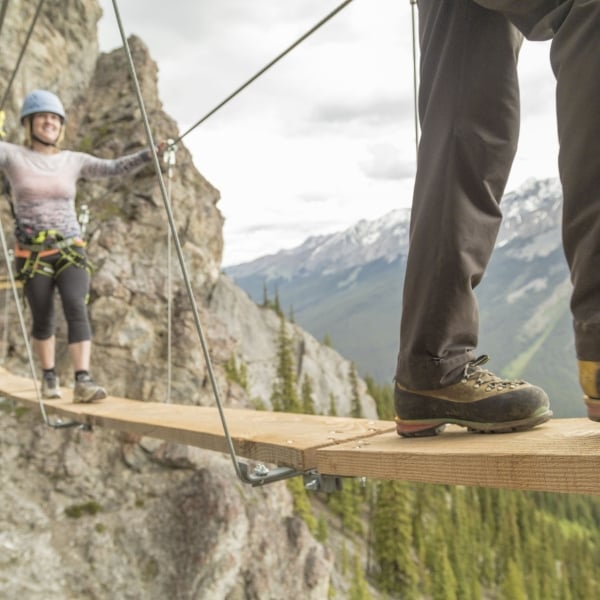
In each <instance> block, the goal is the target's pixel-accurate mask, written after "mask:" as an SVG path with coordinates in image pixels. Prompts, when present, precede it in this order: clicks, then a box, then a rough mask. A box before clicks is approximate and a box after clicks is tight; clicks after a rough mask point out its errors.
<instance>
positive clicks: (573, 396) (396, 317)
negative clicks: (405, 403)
mask: <svg viewBox="0 0 600 600" xmlns="http://www.w3.org/2000/svg"><path fill="white" fill-rule="evenodd" d="M501 208H502V212H503V222H502V226H501V229H500V232H499V235H498V239H497V243H496V248H495V251H494V254H493V257H492V260H491V261H490V264H489V267H488V269H487V272H486V275H485V277H484V279H483V281H482V283H481V284H480V285H479V286H478V288H477V289H476V294H477V297H478V301H479V305H480V313H481V314H480V322H481V329H480V338H479V351H480V353H481V354H484V353H485V354H488V355H490V357H491V361H490V364H489V367H490V369H492V370H494V371H495V372H497V373H500V374H502V375H505V376H508V377H514V378H523V379H527V380H528V381H531V382H533V383H536V384H538V385H541V386H542V387H544V389H546V391H547V392H548V393H549V395H550V398H551V401H552V405H553V409H554V412H555V415H557V416H559V417H574V416H582V415H583V414H585V413H584V407H583V402H582V399H581V393H580V390H579V386H578V383H577V376H576V362H575V356H574V345H573V338H572V326H571V315H570V312H569V298H570V293H571V283H570V278H569V273H568V269H567V265H566V261H565V258H564V254H563V250H562V245H561V234H560V223H561V215H562V191H561V186H560V183H559V181H558V180H556V179H547V180H533V179H532V180H529V181H526V182H525V183H524V184H523V185H522V186H521V187H520V188H518V189H517V190H516V191H513V192H510V193H508V194H506V195H505V196H504V198H503V200H502V203H501ZM409 218H410V213H409V210H408V209H403V210H402V209H399V210H395V211H392V212H390V213H388V214H386V215H384V216H382V217H381V218H379V219H377V220H374V221H365V220H363V221H359V222H358V223H356V224H355V225H354V226H352V227H350V228H348V229H346V230H344V231H340V232H337V233H334V234H330V235H320V236H313V237H310V238H308V239H307V240H306V241H305V242H304V243H303V244H301V245H300V246H298V247H296V248H293V249H288V250H281V251H280V252H277V253H276V254H273V255H269V256H264V257H261V258H258V259H256V260H253V261H251V262H248V263H244V264H240V265H235V266H232V267H228V268H227V269H226V273H227V274H228V275H229V276H230V277H231V278H232V279H233V280H234V281H235V283H236V285H238V286H239V287H241V288H242V289H244V290H245V291H246V292H247V293H248V294H249V295H250V297H251V298H252V299H253V300H254V301H255V302H257V303H264V301H265V300H266V299H271V300H273V299H276V300H277V302H278V303H279V305H280V306H281V308H282V310H283V311H284V312H285V313H286V314H290V315H293V318H294V320H295V321H296V322H297V323H298V324H299V325H301V326H302V327H303V328H305V329H306V330H307V331H309V332H310V333H312V334H313V335H314V336H315V337H317V338H318V339H322V340H327V341H328V342H330V343H331V344H332V345H333V347H334V348H335V349H336V350H338V351H339V352H340V353H341V354H342V355H344V356H346V357H347V358H349V359H351V360H353V361H354V362H355V363H356V365H357V368H358V370H359V372H360V373H361V374H363V375H365V376H366V375H369V376H371V377H373V379H374V380H375V381H376V382H378V383H380V384H385V383H390V384H391V382H392V378H393V375H394V367H395V362H396V354H397V351H398V331H399V321H400V312H401V294H402V281H403V277H404V270H405V266H406V255H407V251H408V231H409Z"/></svg>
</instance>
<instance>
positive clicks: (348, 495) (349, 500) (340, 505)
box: [327, 479, 364, 534]
mask: <svg viewBox="0 0 600 600" xmlns="http://www.w3.org/2000/svg"><path fill="white" fill-rule="evenodd" d="M327 506H328V507H329V508H330V509H331V511H332V512H333V513H334V514H336V515H338V516H339V517H340V520H341V522H342V528H343V529H344V530H345V531H348V532H352V533H358V534H362V533H363V529H364V527H363V522H362V519H361V512H362V511H361V508H362V495H361V489H360V484H359V483H358V481H357V480H356V479H350V480H349V481H347V482H345V484H344V487H343V488H342V489H341V490H338V491H336V492H332V493H331V494H329V495H328V496H327Z"/></svg>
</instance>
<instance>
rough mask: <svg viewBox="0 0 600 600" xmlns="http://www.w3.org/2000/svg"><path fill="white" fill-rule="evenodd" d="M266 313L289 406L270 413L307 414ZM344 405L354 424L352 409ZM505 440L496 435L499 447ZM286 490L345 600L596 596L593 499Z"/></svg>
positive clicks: (370, 485)
mask: <svg viewBox="0 0 600 600" xmlns="http://www.w3.org/2000/svg"><path fill="white" fill-rule="evenodd" d="M274 308H275V309H276V310H279V314H280V318H281V329H280V339H279V352H278V369H277V374H278V376H277V378H276V380H275V381H274V382H273V397H274V398H282V396H281V392H282V390H288V392H290V395H289V396H288V397H290V398H292V402H289V403H287V404H284V403H282V402H276V403H274V405H275V406H276V408H277V409H278V410H289V411H294V412H305V413H310V412H313V410H312V408H311V407H313V406H314V402H312V399H311V390H310V382H309V381H308V382H307V381H304V382H303V384H302V393H301V394H300V395H296V393H295V392H293V391H291V390H296V389H298V382H297V381H296V378H295V367H294V364H295V362H294V356H293V353H292V344H291V340H290V338H289V335H288V333H287V332H286V325H285V317H284V316H283V314H282V313H281V310H280V309H279V308H278V307H277V306H275V307H274ZM352 376H353V374H352V373H350V374H349V377H352ZM367 383H368V385H369V392H370V393H371V395H372V396H373V398H374V399H375V400H376V403H377V408H378V413H379V417H380V418H382V419H391V418H393V412H392V411H393V409H392V394H391V388H390V387H389V386H379V385H378V384H376V383H375V382H374V381H373V380H368V381H367ZM351 406H352V407H353V408H352V416H355V417H360V416H361V415H360V405H359V404H358V403H351ZM330 412H331V413H333V414H335V403H334V402H332V403H331V405H330ZM599 433H600V430H599ZM474 435H476V434H474ZM509 440H510V436H508V437H505V436H502V435H498V444H499V445H501V444H503V443H507V444H508V443H509ZM288 487H289V488H290V490H291V491H292V493H293V496H294V506H295V510H296V512H297V514H298V515H300V516H302V517H303V518H304V520H305V521H306V523H307V525H308V526H309V528H310V529H311V530H312V532H313V534H314V535H315V536H316V537H317V539H319V540H320V541H321V542H322V543H323V544H324V545H325V546H326V547H328V548H330V549H331V550H332V551H333V552H335V554H336V562H337V564H338V565H339V566H340V568H341V571H342V573H345V574H346V575H347V590H348V595H347V597H348V598H351V599H352V600H367V599H369V598H401V599H403V600H412V599H414V600H416V599H421V598H431V599H433V600H477V599H480V598H489V599H502V600H551V599H555V600H584V599H585V600H589V599H591V598H598V597H600V578H599V577H598V575H597V572H596V571H595V563H596V556H597V555H598V552H599V551H600V498H597V497H594V496H584V495H567V494H564V495H563V494H548V493H538V492H521V491H513V490H498V489H489V488H476V487H460V486H444V485H427V484H415V483H406V482H399V481H370V480H365V481H359V480H345V481H344V482H343V487H342V489H341V490H340V491H336V492H333V493H331V494H323V493H312V492H307V491H306V490H305V489H304V487H303V486H302V485H301V482H299V481H298V480H297V479H296V480H290V481H289V482H288ZM340 532H341V533H342V534H343V536H340ZM365 553H366V554H367V559H366V564H367V568H366V570H363V568H362V566H361V564H362V562H363V561H364V558H365V557H364V554H365ZM332 597H334V596H333V595H332Z"/></svg>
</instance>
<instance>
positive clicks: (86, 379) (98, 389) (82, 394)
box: [73, 373, 106, 402]
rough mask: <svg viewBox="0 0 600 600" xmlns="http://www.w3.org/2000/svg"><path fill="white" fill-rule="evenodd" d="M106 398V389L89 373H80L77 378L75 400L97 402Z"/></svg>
mask: <svg viewBox="0 0 600 600" xmlns="http://www.w3.org/2000/svg"><path fill="white" fill-rule="evenodd" d="M102 398H106V390H105V389H104V388H103V387H102V386H101V385H98V384H97V383H96V382H95V381H94V380H93V379H92V378H91V377H90V376H89V374H87V373H86V374H84V375H79V376H77V378H76V379H75V390H74V392H73V402H95V401H96V400H102Z"/></svg>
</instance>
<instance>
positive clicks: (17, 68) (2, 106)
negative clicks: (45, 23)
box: [0, 0, 44, 110]
mask: <svg viewBox="0 0 600 600" xmlns="http://www.w3.org/2000/svg"><path fill="white" fill-rule="evenodd" d="M42 4H44V0H40V2H39V4H38V6H37V9H36V11H35V14H34V15H33V20H32V21H31V25H30V26H29V31H28V32H27V37H26V38H25V42H24V43H23V46H22V47H21V53H20V54H19V58H18V59H17V64H16V65H15V68H14V70H13V72H12V75H11V76H10V80H9V82H8V85H7V86H6V90H5V92H4V96H2V100H1V101H0V110H2V109H3V108H4V104H5V103H6V99H7V98H8V94H9V92H10V88H11V87H12V84H13V82H14V80H15V77H16V75H17V71H18V70H19V67H20V65H21V61H22V60H23V56H24V55H25V50H26V49H27V45H28V44H29V38H31V34H32V33H33V28H34V27H35V24H36V21H37V20H38V17H39V16H40V12H41V10H42Z"/></svg>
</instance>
